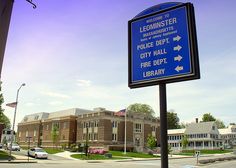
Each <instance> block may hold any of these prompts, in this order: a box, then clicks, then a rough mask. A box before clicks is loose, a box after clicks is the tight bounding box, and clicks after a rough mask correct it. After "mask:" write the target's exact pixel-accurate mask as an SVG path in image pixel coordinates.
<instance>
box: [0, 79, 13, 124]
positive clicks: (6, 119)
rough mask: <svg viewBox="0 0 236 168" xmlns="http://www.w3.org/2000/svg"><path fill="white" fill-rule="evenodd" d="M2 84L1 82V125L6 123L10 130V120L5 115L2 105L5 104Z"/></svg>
mask: <svg viewBox="0 0 236 168" xmlns="http://www.w3.org/2000/svg"><path fill="white" fill-rule="evenodd" d="M1 85H2V82H0V123H4V124H5V126H6V128H10V127H11V123H10V120H9V118H8V117H7V116H6V115H5V114H4V113H3V112H4V109H3V108H2V104H3V103H4V98H3V95H2V87H1Z"/></svg>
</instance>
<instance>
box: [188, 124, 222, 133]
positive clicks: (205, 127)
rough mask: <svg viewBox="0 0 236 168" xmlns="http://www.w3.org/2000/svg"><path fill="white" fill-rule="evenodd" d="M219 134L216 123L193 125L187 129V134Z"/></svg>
mask: <svg viewBox="0 0 236 168" xmlns="http://www.w3.org/2000/svg"><path fill="white" fill-rule="evenodd" d="M213 131H216V132H218V129H217V127H216V124H215V122H200V123H191V124H189V125H188V126H187V127H186V131H185V134H204V133H211V132H213Z"/></svg>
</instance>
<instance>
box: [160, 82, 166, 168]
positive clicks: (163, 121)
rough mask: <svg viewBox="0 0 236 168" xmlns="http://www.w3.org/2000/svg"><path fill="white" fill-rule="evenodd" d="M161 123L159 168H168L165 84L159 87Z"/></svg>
mask: <svg viewBox="0 0 236 168" xmlns="http://www.w3.org/2000/svg"><path fill="white" fill-rule="evenodd" d="M159 94H160V97H159V98H160V121H161V168H168V142H167V103H166V84H165V83H161V84H160V85H159Z"/></svg>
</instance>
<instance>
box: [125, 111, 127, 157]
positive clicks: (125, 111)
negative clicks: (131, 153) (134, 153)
mask: <svg viewBox="0 0 236 168" xmlns="http://www.w3.org/2000/svg"><path fill="white" fill-rule="evenodd" d="M126 113H127V109H125V144H124V154H125V155H126V120H127V119H126Z"/></svg>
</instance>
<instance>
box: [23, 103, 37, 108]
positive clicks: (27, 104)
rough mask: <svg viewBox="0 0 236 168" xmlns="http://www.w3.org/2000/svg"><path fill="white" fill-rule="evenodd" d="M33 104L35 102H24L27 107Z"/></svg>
mask: <svg viewBox="0 0 236 168" xmlns="http://www.w3.org/2000/svg"><path fill="white" fill-rule="evenodd" d="M35 105H36V104H35V103H32V102H28V103H25V106H27V107H32V106H35Z"/></svg>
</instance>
